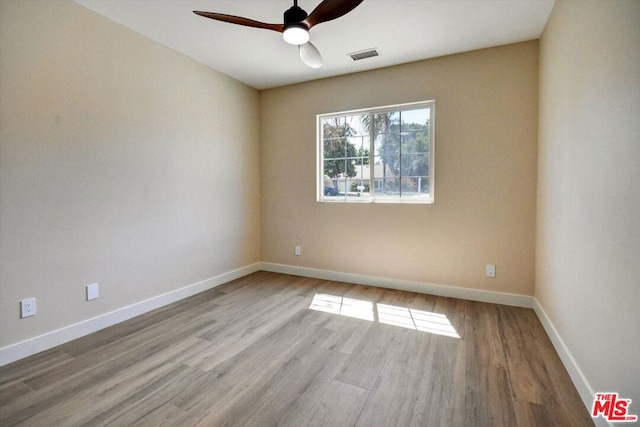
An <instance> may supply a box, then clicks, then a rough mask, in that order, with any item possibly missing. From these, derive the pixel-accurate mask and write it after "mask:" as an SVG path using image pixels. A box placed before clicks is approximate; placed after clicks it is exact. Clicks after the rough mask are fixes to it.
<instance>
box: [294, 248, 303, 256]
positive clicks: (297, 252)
mask: <svg viewBox="0 0 640 427" xmlns="http://www.w3.org/2000/svg"><path fill="white" fill-rule="evenodd" d="M294 253H295V254H296V256H300V255H302V247H301V246H296V247H295V248H294Z"/></svg>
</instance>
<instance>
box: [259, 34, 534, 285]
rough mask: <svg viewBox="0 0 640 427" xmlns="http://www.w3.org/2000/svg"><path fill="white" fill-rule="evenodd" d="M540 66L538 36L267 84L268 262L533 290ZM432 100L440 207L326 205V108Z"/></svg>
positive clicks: (264, 176)
mask: <svg viewBox="0 0 640 427" xmlns="http://www.w3.org/2000/svg"><path fill="white" fill-rule="evenodd" d="M537 64H538V43H537V41H531V42H526V43H520V44H514V45H509V46H503V47H498V48H493V49H486V50H481V51H475V52H470V53H464V54H460V55H454V56H448V57H442V58H437V59H432V60H427V61H422V62H416V63H411V64H406V65H401V66H396V67H391V68H385V69H380V70H375V71H368V72H364V73H358V74H352V75H347V76H342V77H335V78H331V79H326V80H319V81H314V82H310V83H303V84H298V85H293V86H288V87H283V88H277V89H272V90H266V91H262V92H261V93H260V101H261V135H262V147H261V152H262V159H261V161H262V163H261V165H262V168H261V173H262V179H261V184H262V188H261V195H262V259H263V261H266V262H272V263H280V264H287V265H293V266H303V267H310V268H319V269H326V270H332V271H339V272H347V273H355V274H365V275H373V276H379V277H388V278H393V279H404V280H412V281H419V282H427V283H438V284H445V285H453V286H458V287H464V288H476V289H484V290H491V291H499V292H509V293H515V294H524V295H533V287H534V268H535V267H534V252H535V236H534V232H535V192H536V189H535V186H536V150H537V148H536V140H537V122H538V121H537V120H538V119H537V114H538V113H537V110H538V105H537V96H538V83H537V79H538V74H537V70H538V68H537ZM429 99H434V100H435V102H436V117H435V204H433V205H401V206H400V205H381V204H378V205H345V204H329V203H318V202H316V201H315V191H316V190H315V189H316V133H315V132H316V123H315V119H316V115H317V114H320V113H330V112H336V111H344V110H349V109H358V108H366V107H375V106H383V105H389V104H396V103H405V102H412V101H420V100H429ZM295 244H299V245H301V246H302V247H303V253H302V256H300V257H296V256H294V250H293V249H294V245H295ZM486 264H495V265H496V266H497V277H496V278H495V279H489V278H486V277H485V265H486Z"/></svg>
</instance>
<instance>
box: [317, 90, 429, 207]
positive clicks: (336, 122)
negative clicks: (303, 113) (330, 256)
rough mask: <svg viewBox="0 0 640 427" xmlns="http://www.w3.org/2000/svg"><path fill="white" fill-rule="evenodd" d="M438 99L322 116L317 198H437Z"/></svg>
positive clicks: (397, 200) (424, 200) (396, 200)
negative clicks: (435, 145)
mask: <svg viewBox="0 0 640 427" xmlns="http://www.w3.org/2000/svg"><path fill="white" fill-rule="evenodd" d="M433 119H434V102H433V101H426V102H419V103H412V104H403V105H395V106H390V107H381V108H374V109H368V110H357V111H349V112H344V113H334V114H323V115H319V116H318V159H319V162H318V169H319V171H318V201H323V202H360V203H362V202H391V203H407V202H408V203H433V128H434V120H433Z"/></svg>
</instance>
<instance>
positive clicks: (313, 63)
mask: <svg viewBox="0 0 640 427" xmlns="http://www.w3.org/2000/svg"><path fill="white" fill-rule="evenodd" d="M363 1H364V0H322V2H320V4H319V5H318V6H316V8H315V9H313V12H311V15H308V14H307V12H305V11H304V10H303V9H302V8H301V7H299V6H298V0H293V6H291V7H290V8H289V9H287V10H286V11H285V12H284V16H283V18H284V22H283V23H282V24H269V23H266V22H260V21H254V20H253V19H249V18H243V17H242V16H234V15H225V14H224V13H215V12H201V11H197V10H194V11H193V13H195V14H196V15H200V16H204V17H205V18H209V19H213V20H216V21H222V22H229V23H230V24H237V25H244V26H246V27H253V28H262V29H265V30H271V31H277V32H279V33H282V37H283V38H284V41H286V42H287V43H289V44H292V45H296V46H298V54H299V56H300V59H301V60H302V62H303V63H304V64H306V65H307V66H309V67H311V68H318V67H321V66H322V55H320V52H319V51H318V49H316V47H315V46H314V45H313V43H311V42H310V41H309V30H310V29H311V28H312V27H314V26H316V25H318V24H321V23H323V22H327V21H332V20H334V19H336V18H340V17H341V16H344V15H346V14H347V13H349V12H351V11H352V10H353V9H355V8H356V7H357V6H358V5H359V4H360V3H362V2H363Z"/></svg>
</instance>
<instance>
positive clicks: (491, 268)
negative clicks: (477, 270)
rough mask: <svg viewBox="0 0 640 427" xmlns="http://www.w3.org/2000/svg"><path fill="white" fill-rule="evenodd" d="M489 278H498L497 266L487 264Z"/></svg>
mask: <svg viewBox="0 0 640 427" xmlns="http://www.w3.org/2000/svg"><path fill="white" fill-rule="evenodd" d="M487 277H496V266H495V265H491V264H487Z"/></svg>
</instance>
